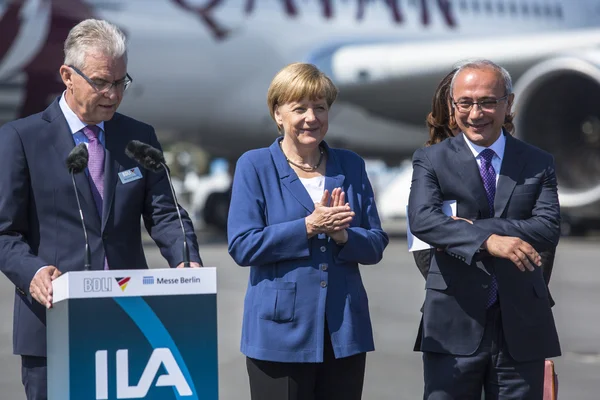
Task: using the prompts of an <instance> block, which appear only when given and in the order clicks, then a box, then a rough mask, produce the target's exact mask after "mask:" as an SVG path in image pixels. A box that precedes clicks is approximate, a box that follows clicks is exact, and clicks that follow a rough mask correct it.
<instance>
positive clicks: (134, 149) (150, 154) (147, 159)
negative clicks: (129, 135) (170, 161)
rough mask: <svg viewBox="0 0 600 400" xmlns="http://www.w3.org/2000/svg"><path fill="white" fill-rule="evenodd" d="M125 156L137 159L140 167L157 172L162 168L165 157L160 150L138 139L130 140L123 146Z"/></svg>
mask: <svg viewBox="0 0 600 400" xmlns="http://www.w3.org/2000/svg"><path fill="white" fill-rule="evenodd" d="M125 154H126V155H127V157H129V158H131V159H133V160H135V161H137V162H138V163H139V164H140V165H141V166H142V167H144V168H146V169H148V170H150V171H154V172H158V171H160V170H161V169H162V168H163V165H162V164H164V163H165V158H164V157H163V154H162V152H161V151H160V150H158V149H157V148H155V147H152V146H150V145H149V144H146V143H142V142H140V141H139V140H132V141H130V142H129V143H127V147H126V148H125Z"/></svg>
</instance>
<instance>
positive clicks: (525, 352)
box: [408, 135, 560, 361]
mask: <svg viewBox="0 0 600 400" xmlns="http://www.w3.org/2000/svg"><path fill="white" fill-rule="evenodd" d="M413 168H414V171H413V180H412V186H411V193H410V199H409V211H408V213H409V219H410V221H411V231H412V232H413V234H414V235H415V236H417V237H418V238H419V239H421V240H423V241H425V242H426V243H430V244H431V245H432V246H434V247H436V248H442V249H444V251H443V252H434V253H433V259H432V260H431V264H430V269H429V273H428V275H427V281H426V289H427V290H426V295H425V305H424V310H423V319H422V332H421V334H422V343H421V350H423V351H432V352H441V353H448V354H454V355H463V356H464V355H471V354H473V353H474V352H475V351H476V350H477V348H478V346H479V343H480V341H481V338H482V336H483V328H484V326H485V318H486V311H487V310H486V301H487V296H488V291H489V284H490V280H491V275H490V273H491V272H492V271H494V272H495V274H496V277H497V280H498V287H499V302H500V308H501V312H502V322H503V326H502V328H503V331H504V336H505V340H506V342H507V344H508V349H509V352H510V354H511V355H512V357H513V358H515V359H516V360H517V361H527V360H537V359H543V358H548V357H554V356H558V355H560V346H559V342H558V335H557V332H556V328H555V324H554V318H553V316H552V311H551V310H550V302H549V298H548V290H547V288H546V284H545V282H544V277H543V275H542V271H541V269H539V268H537V269H535V270H534V271H533V272H521V271H519V270H518V269H517V267H516V266H515V265H514V264H513V263H512V262H511V261H509V260H505V259H500V258H494V257H490V256H489V255H487V253H485V252H479V248H480V247H481V245H482V244H483V242H484V241H485V240H486V239H487V238H488V237H489V236H490V235H491V234H492V233H496V234H499V235H503V236H516V237H520V238H521V239H523V240H525V241H527V242H528V243H530V244H531V245H533V246H534V247H535V248H536V249H537V250H538V251H544V250H550V249H552V248H554V247H556V245H557V244H558V240H559V236H560V227H559V225H560V207H559V203H558V195H557V187H556V175H555V171H554V160H553V158H552V156H551V155H550V154H548V153H545V152H543V151H542V150H540V149H538V148H535V147H533V146H530V145H528V144H525V143H523V142H521V141H519V140H518V139H515V138H513V137H512V136H509V135H507V136H506V147H505V152H504V158H503V162H502V167H501V170H500V174H499V175H500V176H499V178H498V185H497V189H496V198H495V200H494V208H495V215H494V218H486V219H482V215H484V214H482V212H483V211H484V210H487V209H488V205H487V200H486V195H485V189H484V187H483V183H482V181H481V177H480V175H479V169H478V167H477V161H476V160H475V158H474V157H473V154H472V153H471V151H470V149H469V148H468V145H467V144H466V142H465V139H464V137H463V135H459V136H457V137H455V138H450V139H447V140H445V141H443V142H442V143H440V144H437V145H435V146H431V147H428V148H423V149H419V150H417V151H416V152H415V155H414V157H413ZM445 200H456V201H457V215H458V216H460V217H463V218H467V219H469V220H472V221H473V222H474V223H473V225H471V224H469V223H467V222H465V221H454V220H452V219H451V218H450V217H447V216H446V215H444V213H443V212H442V210H441V205H442V202H443V201H445Z"/></svg>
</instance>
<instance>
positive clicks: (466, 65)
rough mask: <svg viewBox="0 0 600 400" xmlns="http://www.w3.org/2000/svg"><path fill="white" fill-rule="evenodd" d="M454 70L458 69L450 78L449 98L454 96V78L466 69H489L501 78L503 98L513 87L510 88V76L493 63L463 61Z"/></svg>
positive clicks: (482, 60) (486, 61) (483, 60)
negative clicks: (502, 81)
mask: <svg viewBox="0 0 600 400" xmlns="http://www.w3.org/2000/svg"><path fill="white" fill-rule="evenodd" d="M455 68H458V69H457V70H456V73H455V74H454V76H453V77H452V82H451V83H450V96H453V95H454V82H455V81H456V77H457V76H458V75H459V74H460V73H461V72H463V71H464V70H467V69H485V68H491V69H493V70H494V71H496V72H497V73H498V74H500V75H501V76H502V79H503V80H504V92H505V93H504V95H505V96H506V95H509V94H511V93H512V89H513V87H512V78H511V77H510V74H509V73H508V71H507V70H506V69H504V68H503V67H501V66H499V65H498V64H496V63H495V62H493V61H490V60H486V59H479V60H468V61H463V62H461V63H459V64H458V65H456V66H455Z"/></svg>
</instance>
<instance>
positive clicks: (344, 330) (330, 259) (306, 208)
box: [228, 138, 388, 362]
mask: <svg viewBox="0 0 600 400" xmlns="http://www.w3.org/2000/svg"><path fill="white" fill-rule="evenodd" d="M280 140H282V138H278V139H277V140H276V141H275V142H274V143H273V144H272V145H271V146H270V147H269V148H262V149H257V150H251V151H249V152H247V153H245V154H244V155H242V157H240V159H239V160H238V162H237V167H236V171H235V176H234V180H233V191H232V198H231V207H230V210H229V220H228V238H229V254H231V256H232V257H233V259H234V260H235V262H236V263H237V264H239V265H240V266H250V268H251V269H250V277H249V280H248V289H247V292H246V298H245V301H244V319H243V325H242V343H241V351H242V353H244V354H245V355H246V356H248V357H251V358H256V359H260V360H268V361H279V362H322V361H323V339H324V331H325V318H327V324H328V327H329V333H330V335H331V341H332V344H333V349H334V352H335V356H336V357H337V358H341V357H348V356H351V355H353V354H357V353H362V352H367V351H372V350H374V349H375V347H374V344H373V332H372V328H371V320H370V317H369V306H368V300H367V293H366V292H365V288H364V286H363V283H362V279H361V276H360V272H359V269H358V264H359V263H360V264H377V263H378V262H379V261H380V260H381V258H382V255H383V250H384V249H385V247H386V246H387V244H388V237H387V235H386V233H385V232H384V231H383V230H382V229H381V223H380V221H379V216H378V214H377V208H376V207H375V200H374V198H373V190H372V189H371V184H370V183H369V179H368V178H367V174H366V171H365V163H364V161H363V160H362V159H361V158H360V157H359V156H358V155H357V154H355V153H352V152H350V151H346V150H339V149H332V148H329V147H328V146H327V144H325V143H323V144H324V146H325V149H326V151H327V154H328V160H327V167H326V178H325V188H326V189H327V190H329V192H330V193H331V191H332V190H333V189H334V188H336V187H342V188H343V189H344V191H345V192H346V198H347V201H348V202H349V203H350V206H351V207H352V210H354V212H355V213H356V216H355V217H354V220H353V221H352V224H351V226H350V228H349V229H348V242H347V243H346V244H345V245H343V246H338V245H337V244H336V243H335V242H334V241H333V240H328V238H327V237H325V239H319V238H318V236H314V237H312V238H310V239H308V238H307V234H306V227H305V223H304V219H305V217H307V216H308V215H310V214H311V213H312V212H313V211H314V204H313V202H312V200H311V198H310V196H309V194H308V192H307V191H306V189H305V188H304V186H303V185H302V182H301V181H300V180H299V179H298V176H297V175H296V173H295V172H294V171H293V170H292V169H291V168H290V166H289V165H288V163H287V161H286V159H285V156H284V155H283V153H282V151H281V149H280V147H279V144H278V142H279V141H280Z"/></svg>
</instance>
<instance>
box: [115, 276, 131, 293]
mask: <svg viewBox="0 0 600 400" xmlns="http://www.w3.org/2000/svg"><path fill="white" fill-rule="evenodd" d="M115 279H116V280H117V283H118V284H119V287H120V288H121V291H123V292H124V291H125V289H127V284H128V283H129V280H130V279H131V277H130V276H126V277H122V278H115Z"/></svg>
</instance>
